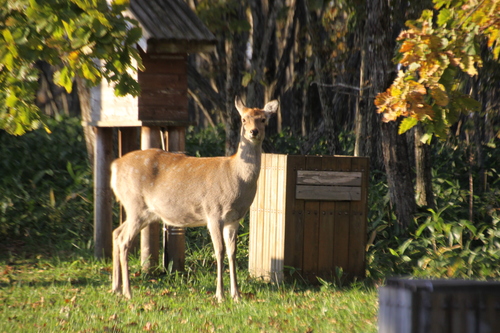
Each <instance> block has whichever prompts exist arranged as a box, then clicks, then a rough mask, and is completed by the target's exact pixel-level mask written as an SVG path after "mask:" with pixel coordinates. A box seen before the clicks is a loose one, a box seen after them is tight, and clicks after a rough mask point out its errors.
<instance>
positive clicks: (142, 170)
mask: <svg viewBox="0 0 500 333" xmlns="http://www.w3.org/2000/svg"><path fill="white" fill-rule="evenodd" d="M235 106H236V109H237V110H238V112H239V114H240V116H241V124H242V126H241V130H240V141H239V144H238V149H237V152H236V153H235V154H234V155H232V156H220V157H192V156H187V155H185V154H181V153H170V152H166V151H164V150H161V149H147V150H138V151H133V152H130V153H128V154H126V155H124V156H122V157H120V158H118V159H116V160H115V161H113V163H112V164H111V188H112V189H113V191H114V193H115V195H116V197H117V200H118V201H120V202H121V203H122V205H123V207H124V209H125V212H126V220H125V222H124V223H123V224H121V225H120V226H119V227H118V228H116V229H115V230H114V231H113V275H112V292H114V293H116V294H122V295H123V296H124V297H126V298H128V299H130V298H132V292H131V288H130V281H129V272H128V252H129V249H130V248H131V246H132V242H133V240H134V238H135V237H136V236H137V234H138V233H139V232H140V231H141V230H142V229H143V228H145V227H146V226H147V225H149V224H150V223H153V222H157V221H162V222H163V223H165V224H167V225H171V226H176V227H198V226H207V228H208V230H209V233H210V237H211V239H212V243H213V248H214V252H215V258H216V261H217V284H216V293H215V297H216V298H217V300H218V302H223V301H224V299H225V297H224V290H223V278H222V275H223V269H224V263H223V259H224V254H225V252H226V253H227V257H228V262H229V275H230V289H231V297H232V299H233V300H234V301H236V302H238V301H239V300H240V298H241V295H240V292H239V290H238V282H237V277H236V263H235V258H236V240H237V233H238V228H239V222H240V220H241V219H242V218H244V217H245V215H246V214H247V212H248V210H249V208H250V205H251V204H252V202H253V200H254V197H255V193H256V191H257V180H258V178H259V173H260V164H261V155H262V142H263V140H264V137H265V128H266V126H267V124H268V122H269V118H270V117H271V115H273V114H274V113H276V111H277V109H278V106H279V103H278V101H277V100H273V101H270V102H268V103H267V104H266V105H265V106H264V108H263V109H259V108H248V107H246V106H245V105H244V104H243V103H242V101H241V99H240V98H239V97H236V98H235Z"/></svg>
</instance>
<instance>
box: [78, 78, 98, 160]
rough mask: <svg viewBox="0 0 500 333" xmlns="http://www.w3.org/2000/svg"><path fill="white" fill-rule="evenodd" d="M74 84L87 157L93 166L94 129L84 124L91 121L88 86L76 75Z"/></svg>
mask: <svg viewBox="0 0 500 333" xmlns="http://www.w3.org/2000/svg"><path fill="white" fill-rule="evenodd" d="M75 80H76V86H77V89H78V99H79V100H80V110H81V113H82V122H83V123H84V125H83V134H84V136H85V145H86V147H87V155H88V157H89V161H90V165H91V167H92V168H93V167H94V145H95V140H96V136H95V131H94V128H93V127H92V126H89V125H86V124H88V123H90V122H91V121H92V106H91V105H90V88H88V87H87V85H86V83H85V80H84V79H82V78H80V77H78V76H77V77H76V79H75Z"/></svg>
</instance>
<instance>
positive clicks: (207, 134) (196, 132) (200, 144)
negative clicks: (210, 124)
mask: <svg viewBox="0 0 500 333" xmlns="http://www.w3.org/2000/svg"><path fill="white" fill-rule="evenodd" d="M225 138H226V132H225V131H224V125H223V124H219V125H218V126H217V127H216V128H206V129H198V128H195V127H193V126H190V127H189V128H188V129H187V131H186V149H187V154H188V155H190V156H197V157H209V156H224V154H225V150H224V142H225Z"/></svg>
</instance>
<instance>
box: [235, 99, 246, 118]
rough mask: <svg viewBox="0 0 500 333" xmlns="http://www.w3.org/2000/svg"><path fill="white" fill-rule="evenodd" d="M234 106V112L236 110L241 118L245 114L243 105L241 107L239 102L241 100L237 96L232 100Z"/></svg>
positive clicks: (241, 103)
mask: <svg viewBox="0 0 500 333" xmlns="http://www.w3.org/2000/svg"><path fill="white" fill-rule="evenodd" d="M234 106H236V110H238V112H239V113H240V116H242V117H243V114H244V113H245V105H243V102H242V101H241V98H240V97H239V96H236V97H235V98H234Z"/></svg>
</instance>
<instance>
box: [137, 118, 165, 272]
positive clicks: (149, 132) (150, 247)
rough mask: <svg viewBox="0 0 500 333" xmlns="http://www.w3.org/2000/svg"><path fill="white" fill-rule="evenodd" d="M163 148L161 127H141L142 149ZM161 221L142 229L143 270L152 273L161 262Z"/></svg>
mask: <svg viewBox="0 0 500 333" xmlns="http://www.w3.org/2000/svg"><path fill="white" fill-rule="evenodd" d="M149 148H161V135H160V128H159V127H156V126H152V127H142V128H141V149H149ZM159 254H160V223H158V222H153V223H150V224H149V225H148V226H147V227H145V228H144V229H142V231H141V263H142V270H143V271H144V272H147V273H150V272H152V271H154V270H155V269H156V268H157V267H158V264H159V258H160V257H159Z"/></svg>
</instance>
